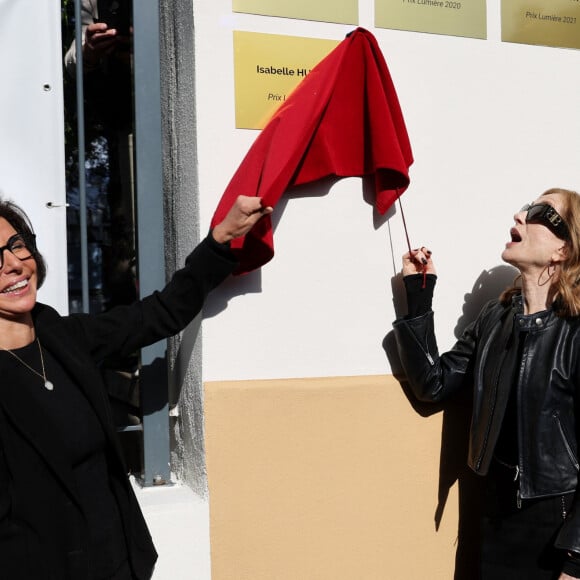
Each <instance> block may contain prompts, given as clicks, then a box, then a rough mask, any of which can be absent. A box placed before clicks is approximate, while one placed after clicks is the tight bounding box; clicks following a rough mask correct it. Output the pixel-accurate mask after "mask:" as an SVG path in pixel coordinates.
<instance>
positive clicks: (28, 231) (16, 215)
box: [0, 198, 46, 288]
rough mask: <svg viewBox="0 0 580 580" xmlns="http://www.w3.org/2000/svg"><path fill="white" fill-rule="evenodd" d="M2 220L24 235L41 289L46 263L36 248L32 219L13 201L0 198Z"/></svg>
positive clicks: (38, 286) (38, 285) (0, 216)
mask: <svg viewBox="0 0 580 580" xmlns="http://www.w3.org/2000/svg"><path fill="white" fill-rule="evenodd" d="M0 218H4V219H5V220H6V221H7V222H8V223H9V224H10V225H11V226H12V227H13V228H14V229H15V230H16V231H17V232H18V233H19V234H22V237H23V238H24V241H25V243H26V246H27V247H28V249H29V250H30V251H31V252H32V257H33V258H34V261H35V262H36V278H37V284H36V286H37V288H40V287H41V286H42V284H43V282H44V279H45V278H46V262H45V261H44V258H43V257H42V254H41V253H40V252H39V251H38V249H37V247H36V235H35V234H34V230H33V228H32V223H31V222H30V218H29V217H28V216H27V215H26V213H25V212H24V210H23V209H22V208H20V207H19V206H17V205H16V204H15V203H14V202H13V201H10V200H6V199H1V198H0Z"/></svg>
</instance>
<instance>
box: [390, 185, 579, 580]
mask: <svg viewBox="0 0 580 580" xmlns="http://www.w3.org/2000/svg"><path fill="white" fill-rule="evenodd" d="M502 259H503V260H504V261H505V262H507V263H508V264H511V265H513V266H514V267H515V268H517V269H518V270H519V276H518V278H517V279H516V283H515V284H514V286H513V287H512V288H509V289H507V290H506V291H505V292H504V293H503V294H502V295H501V296H500V297H499V299H497V300H494V301H492V302H490V303H488V304H487V305H485V306H484V308H483V309H482V311H481V313H480V314H479V317H478V318H477V319H476V320H475V322H473V323H472V324H471V325H469V326H468V327H467V329H466V330H465V331H464V333H463V335H462V336H461V338H460V339H459V340H458V341H457V342H456V343H455V345H454V346H453V348H452V349H451V350H450V351H448V352H446V353H443V354H439V353H438V350H437V343H436V339H435V334H434V323H433V312H432V310H431V299H432V296H433V289H434V286H435V280H436V275H435V267H434V265H433V261H432V257H431V252H430V251H429V250H427V249H426V248H421V249H419V250H415V251H412V252H410V253H406V254H405V255H404V256H403V276H404V283H405V287H406V291H407V302H408V309H409V310H408V314H407V316H406V317H405V318H403V319H400V320H397V321H396V322H395V323H394V334H395V337H396V342H397V347H398V351H399V356H400V359H401V363H402V365H403V369H404V371H405V374H406V378H407V380H408V382H409V386H410V387H411V389H412V391H413V393H414V395H415V396H416V397H417V398H418V399H419V400H421V401H430V402H441V401H444V400H446V399H448V398H449V397H451V396H452V395H453V394H454V393H456V392H457V391H459V390H461V389H471V390H472V393H473V409H472V417H471V428H470V435H469V452H468V464H469V466H470V467H471V469H472V470H473V471H475V472H476V473H477V474H479V475H481V476H484V477H485V478H486V483H485V499H484V506H483V515H482V520H481V538H482V544H481V561H480V574H481V578H482V579H483V580H503V579H506V580H507V579H509V580H514V579H516V578H518V579H519V578H525V579H526V580H535V579H537V580H544V579H545V580H553V579H559V580H564V579H569V578H580V505H579V504H578V502H580V494H576V490H577V487H578V468H579V465H578V434H579V433H580V415H579V414H578V410H579V405H580V392H579V388H580V316H579V315H580V284H579V281H580V196H579V195H578V194H577V193H575V192H572V191H568V190H565V189H550V190H548V191H546V192H545V193H543V194H542V195H541V196H540V197H539V198H538V199H537V200H536V201H534V202H533V203H532V204H530V205H526V206H524V207H523V208H522V209H521V210H520V211H519V212H517V213H516V214H515V215H514V225H513V227H512V228H511V230H510V240H509V241H508V242H507V244H506V246H505V249H504V250H503V253H502Z"/></svg>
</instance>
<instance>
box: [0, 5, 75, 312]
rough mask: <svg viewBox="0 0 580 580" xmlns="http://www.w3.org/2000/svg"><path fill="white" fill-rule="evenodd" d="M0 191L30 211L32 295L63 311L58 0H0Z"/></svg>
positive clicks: (64, 267) (64, 275)
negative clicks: (35, 252)
mask: <svg viewBox="0 0 580 580" xmlns="http://www.w3.org/2000/svg"><path fill="white" fill-rule="evenodd" d="M0 79H1V87H2V88H1V90H0V194H2V195H3V196H5V197H7V198H10V199H13V200H14V201H15V202H17V203H18V204H19V205H21V206H22V207H23V208H24V209H25V211H26V212H27V213H28V215H29V216H30V218H31V220H32V223H33V225H34V228H35V230H36V234H37V243H38V245H39V248H40V250H41V252H42V253H43V255H44V256H45V258H46V261H47V263H48V276H47V280H46V283H45V285H44V287H43V288H42V290H41V291H40V293H39V298H40V300H42V301H43V302H47V303H50V304H52V305H53V306H55V307H56V308H57V309H58V310H60V311H61V312H66V310H67V308H68V306H67V304H68V300H67V261H66V213H65V208H64V207H61V208H57V209H48V208H46V205H45V204H46V203H47V202H49V201H51V202H53V203H56V204H58V203H64V200H65V186H64V145H63V134H64V133H63V105H62V67H61V46H60V1H57V0H50V1H49V2H46V1H43V2H38V0H18V1H14V0H0Z"/></svg>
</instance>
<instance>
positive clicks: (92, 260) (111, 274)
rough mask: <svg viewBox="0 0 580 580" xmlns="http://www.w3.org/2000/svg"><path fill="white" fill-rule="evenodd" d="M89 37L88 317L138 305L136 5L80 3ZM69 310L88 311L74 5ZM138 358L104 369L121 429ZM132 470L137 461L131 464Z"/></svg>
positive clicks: (69, 70) (67, 21)
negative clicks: (84, 307)
mask: <svg viewBox="0 0 580 580" xmlns="http://www.w3.org/2000/svg"><path fill="white" fill-rule="evenodd" d="M76 1H77V2H80V13H81V22H82V31H83V36H82V38H83V42H82V48H81V51H80V52H81V53H82V68H83V91H84V102H83V105H84V119H85V123H84V132H85V139H84V141H85V143H84V148H85V158H86V162H85V168H84V169H85V179H86V207H87V215H86V222H87V238H88V239H87V248H88V260H89V264H88V285H89V289H88V290H89V309H90V312H92V313H99V312H104V311H106V310H108V309H110V308H112V307H114V306H117V305H120V304H129V303H131V302H133V301H134V300H135V299H136V298H137V295H138V292H137V276H136V238H135V231H136V230H135V226H136V224H135V216H136V207H135V188H134V173H133V167H134V163H133V134H134V129H133V126H134V114H133V111H134V106H133V67H132V63H133V48H132V43H133V26H132V3H131V0H76ZM62 23H63V27H62V37H63V61H64V68H65V72H64V92H65V143H66V187H67V202H68V204H69V207H68V210H67V240H68V248H67V249H68V256H69V258H68V280H69V309H70V311H71V312H80V311H82V277H81V235H82V233H81V230H80V228H79V223H80V218H81V216H80V211H81V204H80V194H79V178H78V153H79V142H78V136H77V130H76V127H77V95H76V74H77V56H78V53H79V51H77V47H76V43H75V40H74V39H75V0H63V2H62ZM138 367H139V356H138V353H135V355H134V356H130V357H126V358H124V359H122V360H114V361H113V360H109V361H105V364H104V369H103V373H104V376H105V380H106V383H107V387H108V389H109V394H110V397H111V401H112V403H113V411H114V414H115V416H116V417H115V418H116V421H117V424H118V426H119V427H126V426H129V425H138V424H139V423H140V411H139V396H138V388H137V377H138ZM129 463H131V461H129Z"/></svg>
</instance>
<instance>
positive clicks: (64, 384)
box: [0, 341, 130, 580]
mask: <svg viewBox="0 0 580 580" xmlns="http://www.w3.org/2000/svg"><path fill="white" fill-rule="evenodd" d="M12 352H14V354H16V355H17V356H18V357H19V358H20V359H22V361H24V362H25V363H26V364H28V365H29V366H30V367H32V368H33V369H35V370H36V371H37V372H39V373H40V374H42V361H41V359H40V353H39V346H38V343H37V342H36V341H35V342H33V343H32V344H29V345H28V346H25V347H24V348H19V349H15V350H13V351H12ZM0 356H1V357H3V359H6V358H8V359H9V360H3V361H2V362H3V364H4V365H5V366H4V368H5V369H6V373H5V375H4V377H3V379H4V380H10V381H12V382H14V383H17V384H19V385H20V388H22V389H24V390H25V394H26V397H27V399H28V400H29V404H30V405H31V406H32V405H34V406H36V407H38V408H40V409H42V413H43V415H44V418H45V420H46V422H47V423H49V424H50V425H51V428H52V429H53V431H54V433H55V435H56V436H57V437H58V438H59V440H60V442H61V445H62V456H63V459H64V460H66V462H67V463H68V464H69V465H70V467H71V470H72V473H73V477H74V482H75V487H76V491H77V493H78V497H79V498H80V501H81V503H82V508H83V512H84V515H85V517H86V523H87V529H88V531H89V537H88V545H87V546H86V549H87V554H88V561H89V566H88V568H89V570H90V574H91V576H90V578H91V580H93V579H94V580H105V579H108V578H111V577H112V576H113V574H114V573H115V572H116V571H117V570H118V569H119V568H120V567H121V566H122V565H123V564H124V563H125V561H126V560H127V548H126V545H125V538H124V534H123V528H122V524H121V518H120V515H119V509H118V506H117V503H116V500H115V497H114V495H113V493H112V491H111V488H110V486H109V473H108V466H107V460H106V453H105V433H104V431H103V427H102V425H101V423H100V422H99V420H98V418H97V415H96V414H95V412H94V410H93V408H92V407H91V405H90V404H89V401H88V400H87V398H86V397H85V396H84V395H83V393H82V392H81V390H80V389H79V388H78V386H77V385H75V383H74V382H73V381H72V379H71V377H70V376H69V375H68V374H67V372H66V371H65V370H64V369H63V367H62V366H61V365H60V363H59V362H58V361H57V360H56V359H55V358H54V357H53V356H52V355H51V354H50V352H48V351H47V350H46V349H44V348H43V356H44V365H45V370H46V378H47V379H48V380H50V381H51V382H52V383H53V385H54V390H52V391H49V390H47V389H46V388H45V386H44V381H43V379H42V378H41V377H39V376H37V375H35V374H33V373H32V371H30V370H29V369H28V368H26V367H25V366H24V365H23V364H22V363H21V362H20V361H18V360H17V359H16V358H15V357H13V356H12V355H11V354H10V353H8V352H5V351H0ZM76 528H77V525H74V523H73V529H76ZM72 540H74V537H73V534H71V545H70V546H69V548H70V550H74V541H72ZM129 578H130V577H129Z"/></svg>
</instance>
